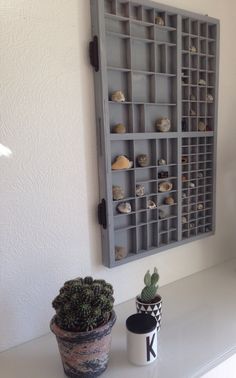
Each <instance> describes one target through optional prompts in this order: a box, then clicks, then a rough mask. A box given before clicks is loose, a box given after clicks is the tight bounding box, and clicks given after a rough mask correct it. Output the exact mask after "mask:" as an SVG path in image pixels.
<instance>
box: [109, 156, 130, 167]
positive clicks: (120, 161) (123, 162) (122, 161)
mask: <svg viewBox="0 0 236 378" xmlns="http://www.w3.org/2000/svg"><path fill="white" fill-rule="evenodd" d="M131 163H132V165H133V162H131V161H130V160H129V159H128V158H127V157H126V156H124V155H119V156H117V157H116V158H115V161H114V163H113V164H112V166H111V168H112V169H114V170H119V169H129V168H131V166H130V165H131Z"/></svg>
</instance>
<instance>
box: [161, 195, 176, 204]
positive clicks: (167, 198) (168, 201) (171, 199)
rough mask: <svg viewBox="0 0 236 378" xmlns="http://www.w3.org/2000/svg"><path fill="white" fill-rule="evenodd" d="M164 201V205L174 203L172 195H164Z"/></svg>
mask: <svg viewBox="0 0 236 378" xmlns="http://www.w3.org/2000/svg"><path fill="white" fill-rule="evenodd" d="M164 203H165V204H166V205H174V203H175V200H174V198H173V197H171V196H169V197H166V198H165V199H164Z"/></svg>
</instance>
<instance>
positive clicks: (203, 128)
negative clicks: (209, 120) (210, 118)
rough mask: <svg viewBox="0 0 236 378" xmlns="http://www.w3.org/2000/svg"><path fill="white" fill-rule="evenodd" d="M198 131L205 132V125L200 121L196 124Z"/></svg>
mask: <svg viewBox="0 0 236 378" xmlns="http://www.w3.org/2000/svg"><path fill="white" fill-rule="evenodd" d="M197 128H198V131H206V124H205V123H204V122H202V121H200V122H198V127H197Z"/></svg>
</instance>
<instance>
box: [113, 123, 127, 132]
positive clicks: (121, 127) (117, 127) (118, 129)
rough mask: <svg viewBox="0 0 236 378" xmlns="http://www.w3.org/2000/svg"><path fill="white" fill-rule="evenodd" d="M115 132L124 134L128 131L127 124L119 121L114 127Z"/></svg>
mask: <svg viewBox="0 0 236 378" xmlns="http://www.w3.org/2000/svg"><path fill="white" fill-rule="evenodd" d="M112 131H113V133H116V134H124V133H126V127H125V125H123V123H118V124H117V125H115V126H114V127H113V130H112Z"/></svg>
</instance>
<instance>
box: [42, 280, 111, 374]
mask: <svg viewBox="0 0 236 378" xmlns="http://www.w3.org/2000/svg"><path fill="white" fill-rule="evenodd" d="M113 303H114V298H113V288H112V285H110V284H109V283H107V282H106V281H104V280H93V278H92V277H85V278H84V279H83V278H76V279H73V280H70V281H67V282H65V284H64V286H63V287H62V288H61V289H60V292H59V295H57V297H56V298H55V299H54V300H53V302H52V306H53V308H54V309H55V311H56V315H55V316H54V317H53V318H52V320H51V323H50V328H51V331H52V332H53V333H54V334H55V335H56V338H57V342H58V347H59V351H60V354H61V359H62V364H63V368H64V371H65V374H66V375H67V376H69V377H73V378H76V377H83V378H86V377H97V376H99V375H100V374H102V372H103V371H105V370H106V368H107V364H108V358H109V351H110V344H111V330H112V327H113V325H114V323H115V321H116V315H115V312H114V310H113Z"/></svg>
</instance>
